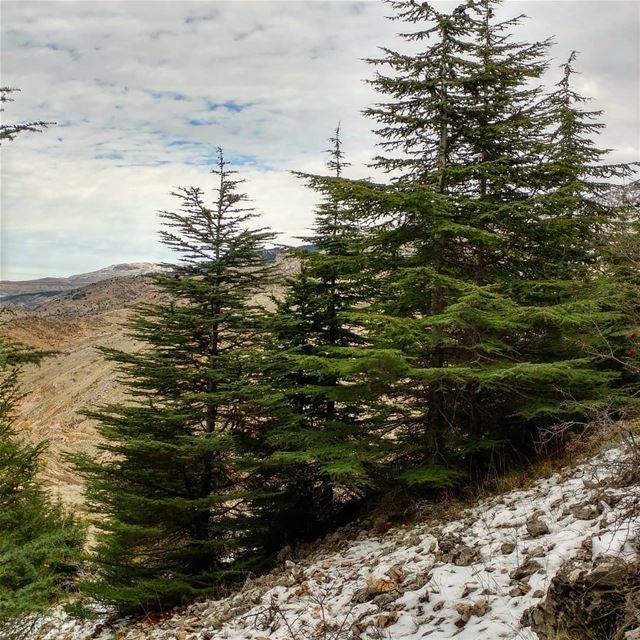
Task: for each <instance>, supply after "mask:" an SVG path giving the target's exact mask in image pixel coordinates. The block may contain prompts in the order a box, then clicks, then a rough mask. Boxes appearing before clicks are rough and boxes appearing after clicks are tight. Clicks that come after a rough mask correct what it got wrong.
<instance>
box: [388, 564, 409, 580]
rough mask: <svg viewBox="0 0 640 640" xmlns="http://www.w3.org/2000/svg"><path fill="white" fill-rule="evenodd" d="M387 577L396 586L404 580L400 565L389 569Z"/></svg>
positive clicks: (402, 569)
mask: <svg viewBox="0 0 640 640" xmlns="http://www.w3.org/2000/svg"><path fill="white" fill-rule="evenodd" d="M387 575H388V576H389V578H390V579H391V580H394V581H395V582H396V584H399V583H400V582H402V581H403V580H404V576H405V572H404V568H403V566H402V565H401V564H395V565H393V567H391V569H389V571H387Z"/></svg>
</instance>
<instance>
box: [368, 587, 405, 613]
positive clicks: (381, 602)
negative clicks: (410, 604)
mask: <svg viewBox="0 0 640 640" xmlns="http://www.w3.org/2000/svg"><path fill="white" fill-rule="evenodd" d="M399 597H400V592H399V591H389V593H381V594H380V595H378V596H375V598H373V600H371V602H373V604H375V605H376V606H378V607H380V608H381V609H382V608H383V607H387V606H388V605H390V604H391V603H392V602H394V601H396V600H397V599H398V598H399Z"/></svg>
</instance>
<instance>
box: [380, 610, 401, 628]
mask: <svg viewBox="0 0 640 640" xmlns="http://www.w3.org/2000/svg"><path fill="white" fill-rule="evenodd" d="M397 620H398V612H397V611H385V612H384V613H381V614H380V615H378V617H377V618H376V624H377V626H378V628H379V629H386V628H387V627H390V626H391V625H392V624H395V623H396V622H397Z"/></svg>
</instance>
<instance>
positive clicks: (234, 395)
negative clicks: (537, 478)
mask: <svg viewBox="0 0 640 640" xmlns="http://www.w3.org/2000/svg"><path fill="white" fill-rule="evenodd" d="M212 173H213V174H214V175H215V176H216V177H217V181H218V184H217V187H216V189H215V192H216V198H215V200H214V202H213V203H212V204H211V205H210V204H207V203H206V202H205V197H204V194H203V192H202V190H201V189H199V188H196V187H187V188H180V189H178V190H176V191H175V192H174V194H173V195H175V196H176V198H178V200H179V202H180V207H179V209H178V210H177V211H165V212H162V213H161V218H162V220H163V221H164V230H163V231H162V233H161V236H162V241H163V242H164V244H166V245H167V246H168V247H170V248H171V249H173V250H174V251H175V252H176V253H177V254H178V256H179V263H178V264H176V265H167V267H170V269H171V271H170V272H169V273H165V274H161V275H156V276H154V277H153V281H154V282H155V284H156V286H157V287H158V289H159V290H160V291H161V292H162V294H163V301H162V302H158V303H156V304H145V305H142V306H140V307H138V308H137V310H136V313H135V315H134V317H133V319H132V320H131V323H130V328H131V332H132V335H133V336H134V337H135V338H136V339H137V340H139V341H140V342H141V343H142V345H143V349H142V351H140V352H138V353H122V352H118V351H111V350H106V351H105V353H106V355H107V356H108V357H109V358H111V359H113V360H115V361H116V362H118V363H119V364H120V366H121V367H122V371H123V373H125V374H126V378H125V383H126V385H127V388H128V393H129V402H128V403H126V404H121V405H108V406H104V407H101V408H99V409H97V410H95V411H92V412H90V413H89V415H91V416H92V417H95V418H96V419H97V420H99V422H100V427H99V431H100V434H101V436H102V437H103V438H104V443H103V444H102V445H101V446H100V449H101V451H102V452H103V456H102V458H101V459H99V460H97V461H94V460H91V459H88V458H80V459H77V460H76V464H77V467H78V469H79V470H80V471H81V472H82V473H83V474H84V475H85V477H86V479H87V496H88V498H89V504H90V506H91V507H92V508H93V509H94V511H95V513H96V514H97V516H98V517H97V518H96V526H97V527H98V529H99V530H100V535H99V538H98V546H97V548H96V552H95V555H94V562H95V566H96V569H97V574H98V580H97V582H94V583H93V584H89V585H88V592H89V593H92V594H94V595H95V596H97V597H99V598H101V599H104V600H107V601H110V602H112V603H114V604H115V605H116V606H118V608H119V609H120V610H121V611H131V610H138V611H140V610H147V609H158V608H161V607H165V606H167V605H172V604H176V603H179V602H182V601H183V600H185V599H187V598H190V597H194V596H197V595H199V594H202V593H210V592H211V591H212V590H213V589H215V587H216V586H218V585H220V583H221V582H222V581H224V580H227V579H232V578H234V577H237V576H238V575H240V574H242V573H243V572H245V571H247V570H249V569H251V568H255V567H257V566H259V565H260V563H261V562H262V561H263V560H264V553H263V551H264V548H265V546H268V545H267V541H266V536H265V535H264V531H263V529H264V523H263V522H262V521H261V520H260V519H259V516H258V515H257V509H256V508H254V507H253V506H252V503H253V502H255V501H257V500H258V499H259V496H260V493H261V492H266V491H267V488H265V487H260V486H259V483H258V482H257V480H256V478H257V476H256V467H257V466H258V465H257V462H256V460H255V457H254V456H253V454H252V451H253V448H254V446H253V444H252V443H254V442H255V440H256V439H257V438H259V437H260V435H259V429H258V427H259V426H260V424H261V422H262V421H263V420H264V418H263V415H264V414H265V413H266V412H265V411H264V407H263V406H262V405H261V391H260V387H259V386H258V384H257V383H256V377H255V360H256V358H259V354H260V348H261V321H260V320H261V315H262V311H261V309H260V308H259V307H258V306H257V305H256V304H255V303H254V302H253V297H254V295H255V294H256V293H257V292H258V291H259V290H261V289H263V287H264V286H265V285H266V284H267V282H268V280H269V278H270V267H269V266H268V265H267V264H266V263H265V255H264V243H265V242H266V241H268V240H270V239H271V238H272V237H273V234H271V233H269V232H268V231H266V230H264V229H258V230H255V229H251V228H249V227H248V225H249V224H250V223H251V222H252V220H253V219H254V218H255V217H256V214H255V213H254V212H253V210H252V209H251V208H250V207H248V206H247V204H246V203H247V198H246V196H245V195H243V194H241V193H240V192H239V190H238V189H239V186H240V184H241V182H242V181H241V180H237V179H235V178H234V173H235V172H233V171H230V170H229V168H228V166H227V163H226V162H225V160H224V158H223V155H222V151H221V150H219V155H218V164H217V168H216V169H214V170H213V172H212Z"/></svg>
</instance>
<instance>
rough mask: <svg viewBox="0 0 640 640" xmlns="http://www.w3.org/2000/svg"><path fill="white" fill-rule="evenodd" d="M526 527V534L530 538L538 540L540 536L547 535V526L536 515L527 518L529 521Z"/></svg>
mask: <svg viewBox="0 0 640 640" xmlns="http://www.w3.org/2000/svg"><path fill="white" fill-rule="evenodd" d="M526 527H527V533H528V534H529V535H530V536H531V537H532V538H539V537H540V536H544V535H546V534H547V533H549V526H548V525H547V523H546V522H545V521H544V520H542V519H541V518H540V516H538V515H535V516H533V517H532V518H529V520H527V523H526Z"/></svg>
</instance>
